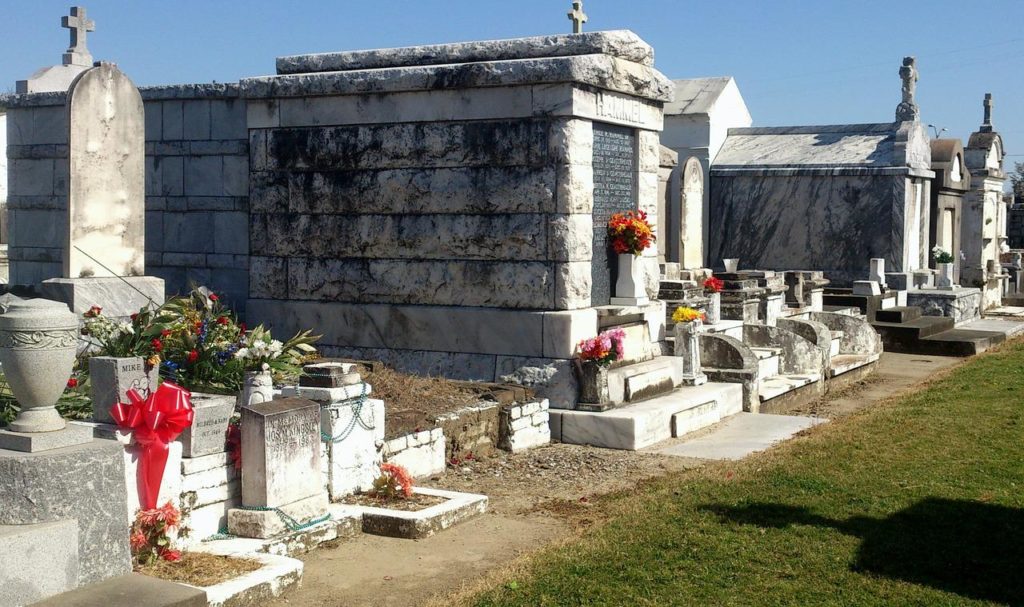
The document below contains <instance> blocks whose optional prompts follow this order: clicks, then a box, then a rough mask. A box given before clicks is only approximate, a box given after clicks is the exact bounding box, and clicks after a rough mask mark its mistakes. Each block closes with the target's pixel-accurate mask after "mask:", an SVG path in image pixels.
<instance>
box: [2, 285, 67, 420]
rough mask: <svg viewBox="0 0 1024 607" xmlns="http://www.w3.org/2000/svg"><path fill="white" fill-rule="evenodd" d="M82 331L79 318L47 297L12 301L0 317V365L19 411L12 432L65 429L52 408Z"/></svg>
mask: <svg viewBox="0 0 1024 607" xmlns="http://www.w3.org/2000/svg"><path fill="white" fill-rule="evenodd" d="M78 331H79V329H78V317H77V316H75V315H74V314H72V313H71V311H70V310H69V309H68V307H67V305H65V304H63V303H60V302H56V301H50V300H47V299H29V300H26V301H19V302H16V303H13V304H11V306H10V308H8V310H7V313H6V314H3V315H0V364H2V365H3V372H4V375H5V377H6V378H7V384H8V385H9V386H10V387H11V392H12V393H13V394H14V398H15V399H17V401H18V405H19V406H20V407H21V412H20V413H18V416H17V417H16V418H15V419H14V421H13V422H11V425H10V429H11V430H13V431H15V432H53V431H56V430H62V429H64V426H65V423H64V419H63V418H62V417H61V416H60V414H59V413H58V412H57V409H56V408H55V407H54V405H56V404H57V400H58V399H60V396H61V394H63V393H64V390H65V389H66V388H67V384H68V379H69V378H70V377H71V371H72V369H73V368H74V365H75V353H76V349H77V348H76V346H77V344H78Z"/></svg>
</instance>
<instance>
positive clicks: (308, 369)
mask: <svg viewBox="0 0 1024 607" xmlns="http://www.w3.org/2000/svg"><path fill="white" fill-rule="evenodd" d="M355 368H356V366H355V365H354V364H352V363H340V362H326V363H311V364H308V365H303V367H302V376H301V377H299V385H300V386H303V387H310V388H342V387H344V386H351V385H355V384H358V383H359V382H361V381H362V378H361V377H360V375H359V373H358V372H357V371H356V370H355Z"/></svg>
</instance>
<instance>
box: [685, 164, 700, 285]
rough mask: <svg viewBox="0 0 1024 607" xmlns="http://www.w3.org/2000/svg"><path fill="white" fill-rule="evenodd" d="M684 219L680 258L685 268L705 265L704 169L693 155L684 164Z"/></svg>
mask: <svg viewBox="0 0 1024 607" xmlns="http://www.w3.org/2000/svg"><path fill="white" fill-rule="evenodd" d="M682 192H683V196H682V219H683V222H682V223H683V225H682V226H681V234H680V241H681V242H680V245H681V248H682V253H681V255H680V256H679V260H680V261H681V262H682V264H683V268H685V269H688V270H690V269H693V268H700V267H703V265H704V231H703V230H704V229H703V219H704V169H703V167H701V165H700V160H698V159H697V158H696V157H694V156H691V157H689V158H687V159H686V164H684V165H683V185H682Z"/></svg>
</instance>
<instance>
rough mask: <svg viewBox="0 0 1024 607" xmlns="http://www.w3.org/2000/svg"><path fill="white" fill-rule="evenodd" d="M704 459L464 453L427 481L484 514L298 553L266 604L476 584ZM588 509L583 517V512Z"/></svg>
mask: <svg viewBox="0 0 1024 607" xmlns="http://www.w3.org/2000/svg"><path fill="white" fill-rule="evenodd" d="M960 362H961V359H954V358H944V357H936V356H915V355H907V354H889V353H886V354H883V355H882V359H881V361H880V365H879V368H878V371H877V372H876V373H875V374H874V375H873V376H871V377H869V378H868V379H866V380H864V381H862V382H858V383H857V384H854V385H852V386H850V387H848V388H846V389H844V390H842V391H840V392H839V393H836V394H832V395H828V396H826V397H825V398H824V399H822V400H821V401H819V402H817V403H812V404H811V405H807V406H804V407H801V408H798V409H795V410H794V411H793V413H796V414H799V413H811V412H815V413H816V414H818V415H824V416H829V417H842V416H843V415H848V414H850V413H852V412H854V411H856V410H857V409H860V408H863V407H865V406H867V405H869V404H871V403H872V402H875V401H878V400H881V399H884V398H888V397H890V396H892V395H893V394H895V393H898V392H901V391H903V390H905V389H907V388H910V387H912V386H914V385H915V384H917V383H919V382H921V381H923V380H925V379H927V378H928V377H929V376H931V375H934V374H935V373H936V372H938V371H940V370H942V369H946V368H949V367H952V366H954V365H957V364H959V363H960ZM699 465H700V461H698V460H687V459H683V458H676V457H669V456H663V455H656V454H647V453H634V452H628V451H612V450H606V449H595V448H591V447H583V446H578V445H562V444H553V445H550V446H547V447H542V448H539V449H534V450H532V451H529V452H527V453H521V454H517V455H508V454H504V455H499V456H497V457H494V458H488V459H485V460H479V461H472V462H466V463H465V464H463V465H462V466H460V467H457V468H451V469H449V471H448V473H447V475H445V476H444V477H443V478H440V479H434V480H432V481H430V482H427V483H424V484H426V485H431V486H437V487H443V488H448V489H455V490H459V491H471V492H475V493H484V494H486V495H488V496H489V497H490V509H489V511H488V513H487V514H485V515H483V516H480V517H477V518H475V519H473V520H470V521H467V522H465V523H463V524H461V525H458V526H456V527H454V528H452V529H449V530H447V531H445V532H443V533H441V534H439V535H436V536H434V537H431V538H427V539H425V540H419V541H409V540H398V539H391V538H384V537H377V536H370V535H361V536H358V537H356V538H355V539H352V540H347V541H344V542H339V543H337V544H335V545H334V546H332V547H321V548H320V549H318V550H316V551H314V552H312V553H310V554H307V555H305V556H304V557H302V559H303V561H304V562H305V565H306V569H305V574H304V576H303V583H302V587H301V588H300V589H298V590H295V591H293V592H290V593H288V594H287V595H286V597H284V598H281V599H278V600H276V601H273V602H270V603H268V605H273V606H281V605H302V606H304V607H305V606H309V607H321V606H323V607H326V606H331V607H334V606H342V605H344V606H346V607H347V606H359V605H375V606H399V605H401V606H405V605H413V604H419V603H423V602H426V601H427V600H429V599H431V598H433V597H437V596H438V595H440V594H444V593H447V592H450V591H453V590H455V589H457V588H459V587H461V586H463V585H465V584H471V583H473V582H474V581H476V580H477V579H479V577H480V576H481V575H483V574H484V573H485V572H487V571H490V570H492V569H494V568H497V567H500V566H502V565H505V564H507V563H509V562H510V561H512V560H513V559H515V558H516V557H517V556H519V555H521V554H523V553H526V552H530V551H533V550H536V549H538V548H540V547H541V546H543V545H544V544H546V543H548V542H550V541H553V540H556V539H559V538H563V537H565V536H566V535H567V534H569V533H573V527H572V526H571V525H570V523H569V522H567V521H568V520H569V517H567V516H565V515H566V514H568V513H570V512H571V513H572V514H573V516H572V517H571V519H572V520H573V521H574V524H579V523H580V521H583V522H584V523H585V522H586V518H587V517H586V514H585V512H586V510H587V508H589V507H590V506H589V503H590V498H591V497H593V496H595V495H600V494H604V493H609V492H613V491H618V490H623V489H628V488H630V487H632V486H634V485H635V484H636V483H637V482H638V481H640V480H642V479H644V478H649V477H652V476H658V475H662V474H665V473H666V472H669V471H675V470H682V469H685V468H689V467H694V466H699ZM581 513H582V516H581Z"/></svg>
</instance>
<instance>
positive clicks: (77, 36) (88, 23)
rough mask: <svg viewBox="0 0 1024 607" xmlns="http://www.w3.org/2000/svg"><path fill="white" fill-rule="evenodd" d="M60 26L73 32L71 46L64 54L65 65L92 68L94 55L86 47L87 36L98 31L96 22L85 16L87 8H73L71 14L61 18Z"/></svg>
mask: <svg viewBox="0 0 1024 607" xmlns="http://www.w3.org/2000/svg"><path fill="white" fill-rule="evenodd" d="M60 25H61V27H66V28H67V29H69V30H71V45H70V46H68V50H67V51H66V52H65V53H64V65H87V66H89V67H92V54H91V53H89V48H88V47H87V46H86V36H87V35H88V33H89V32H95V31H96V22H95V21H93V20H92V19H89V18H88V17H86V16H85V7H84V6H73V7H71V14H70V15H69V16H67V17H61V18H60Z"/></svg>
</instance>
